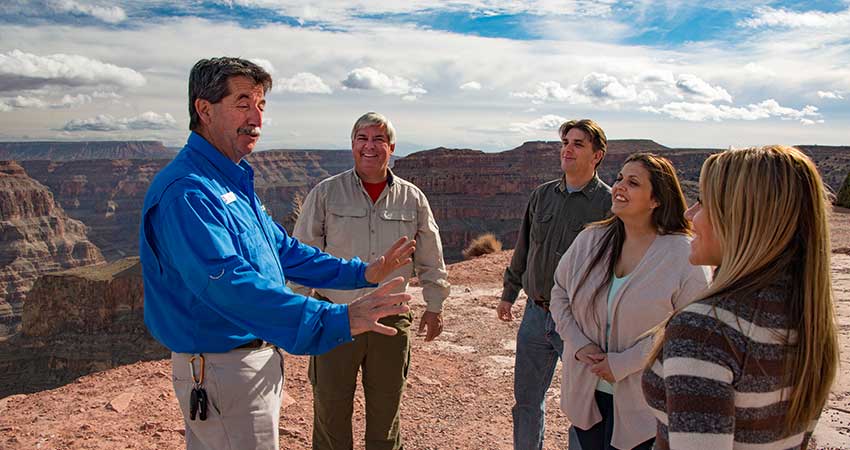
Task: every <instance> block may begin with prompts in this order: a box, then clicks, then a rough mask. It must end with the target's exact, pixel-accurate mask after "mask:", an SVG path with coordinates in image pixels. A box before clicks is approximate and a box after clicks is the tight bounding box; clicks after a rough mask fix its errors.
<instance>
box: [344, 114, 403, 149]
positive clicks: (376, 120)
mask: <svg viewBox="0 0 850 450" xmlns="http://www.w3.org/2000/svg"><path fill="white" fill-rule="evenodd" d="M372 125H378V126H380V127H381V128H383V129H384V131H386V133H387V139H389V140H390V145H392V144H395V127H393V123H392V122H390V119H387V118H386V117H384V115H383V114H379V113H376V112H367V113H366V114H363V115H362V116H360V118H359V119H357V122H354V128H352V129H351V140H352V142H353V141H354V136H356V135H357V131H358V130H360V129H362V128H366V127H371V126H372Z"/></svg>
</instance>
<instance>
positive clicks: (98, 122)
mask: <svg viewBox="0 0 850 450" xmlns="http://www.w3.org/2000/svg"><path fill="white" fill-rule="evenodd" d="M176 127H177V121H176V120H174V117H172V116H171V114H169V113H165V114H157V113H155V112H152V111H148V112H145V113H142V114H139V115H138V116H135V117H123V118H117V117H113V116H111V115H108V114H101V115H98V116H97V117H92V118H89V119H74V120H71V121H69V122H68V123H66V124H65V126H64V127H62V130H64V131H123V130H164V129H169V128H176Z"/></svg>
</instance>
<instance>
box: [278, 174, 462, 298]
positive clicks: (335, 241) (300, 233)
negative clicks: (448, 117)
mask: <svg viewBox="0 0 850 450" xmlns="http://www.w3.org/2000/svg"><path fill="white" fill-rule="evenodd" d="M292 235H293V236H294V237H295V238H297V239H298V240H299V241H301V242H303V243H305V244H308V245H312V246H314V247H318V248H320V249H322V250H324V251H325V252H328V253H330V254H332V255H334V256H338V257H340V258H346V259H350V258H353V257H355V256H356V257H359V258H360V259H362V260H363V261H366V262H369V261H372V260H374V259H375V258H378V257H380V256H381V255H383V254H384V252H386V251H387V250H388V249H389V248H390V247H391V246H392V245H393V243H395V241H396V240H398V239H399V238H400V237H402V236H407V237H408V238H411V239H416V252H415V253H414V254H413V264H408V265H407V266H405V267H402V268H400V269H399V270H397V271H396V272H394V273H393V274H391V275H390V276H388V277H387V278H386V280H385V281H389V280H391V279H393V278H395V277H397V276H403V277H404V279H405V283H404V287H403V289H401V290H400V292H403V291H404V290H406V289H407V286H408V282H409V280H410V277H412V276H414V274H415V275H416V276H418V277H419V282H420V284H421V286H422V295H423V297H424V298H425V302H426V303H427V310H428V311H433V312H440V311H442V307H443V301H444V300H445V299H446V297H448V295H449V291H450V285H449V282H448V274H447V272H446V264H445V263H444V262H443V245H442V242H441V241H440V230H439V228H438V227H437V222H436V221H435V220H434V215H433V214H432V213H431V207H430V205H429V204H428V200H427V199H426V198H425V194H423V193H422V191H420V190H419V188H417V187H416V186H415V185H413V184H412V183H410V182H409V181H406V180H403V179H401V178H399V177H397V176H394V175H393V174H392V172H390V173H389V177H388V178H387V186H386V187H385V188H384V191H383V192H381V195H380V196H379V197H378V200H377V201H376V202H375V203H374V204H373V203H372V199H371V198H369V194H368V193H367V192H366V189H364V188H363V183H362V182H361V180H360V177H359V176H357V172H355V171H354V169H350V170H347V171H345V172H343V173H340V174H338V175H334V176H332V177H330V178H327V179H325V180H323V181H322V182H320V183H319V184H318V185H316V187H314V188H313V190H311V191H310V193H309V194H308V195H307V198H306V199H304V204H303V205H302V207H301V214H300V215H299V216H298V220H297V221H296V223H295V229H294V231H293V232H292ZM371 290H372V289H360V290H355V291H341V290H334V289H317V290H316V291H317V292H318V293H319V294H321V295H323V296H325V297H327V298H328V299H330V300H331V301H333V302H334V303H351V302H352V301H353V300H354V299H356V298H358V297H360V296H362V295H365V294H367V293H368V292H370V291H371Z"/></svg>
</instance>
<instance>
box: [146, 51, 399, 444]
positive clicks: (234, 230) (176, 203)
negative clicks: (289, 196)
mask: <svg viewBox="0 0 850 450" xmlns="http://www.w3.org/2000/svg"><path fill="white" fill-rule="evenodd" d="M271 85H272V80H271V76H270V75H269V74H268V73H267V72H266V71H265V70H263V69H262V68H261V67H259V66H258V65H256V64H254V63H251V62H250V61H246V60H242V59H238V58H213V59H205V60H201V61H199V62H198V63H197V64H195V66H194V67H193V68H192V72H191V74H190V79H189V113H190V125H189V128H190V129H191V130H192V133H191V134H190V136H189V140H188V142H187V143H186V146H185V147H184V148H183V150H182V151H181V152H180V153H179V154H178V155H177V156H176V157H175V158H174V160H173V161H172V162H171V163H169V164H168V166H166V167H165V168H164V169H163V170H162V171H161V172H160V173H159V174H158V175H157V176H156V178H155V179H154V181H153V182H152V183H151V185H150V188H149V190H148V193H147V196H146V197H145V203H144V207H143V211H142V223H141V230H140V234H141V237H140V256H141V262H142V271H143V275H144V282H145V324H146V325H147V327H148V329H149V330H150V332H151V334H152V335H153V336H154V337H155V338H156V339H157V340H158V341H159V342H161V343H162V344H163V345H165V346H166V347H168V348H169V349H170V350H172V372H173V380H174V390H175V394H176V396H177V400H178V402H179V403H180V408H181V410H182V412H183V416H184V419H185V422H186V446H187V448H188V449H217V448H221V449H231V448H232V449H237V448H238V449H248V448H256V449H277V448H278V421H279V415H280V398H281V394H282V387H283V356H282V354H281V353H280V352H279V351H278V350H277V347H281V348H283V349H285V350H286V351H288V352H289V353H293V354H319V353H323V352H326V351H328V350H330V349H331V348H333V347H335V346H336V345H339V344H341V343H345V342H350V341H351V340H352V336H353V335H356V334H360V333H364V332H366V331H376V332H378V333H383V334H389V335H392V334H395V333H396V329H394V328H391V327H387V326H385V325H381V324H379V323H378V322H377V320H378V319H379V318H381V317H385V316H390V315H395V314H402V313H405V312H407V311H408V310H409V307H408V306H407V305H406V302H407V301H408V300H409V298H410V296H409V295H408V294H391V293H390V292H392V291H393V290H399V289H398V288H399V286H400V285H401V283H403V279H402V278H398V279H396V280H393V281H391V282H390V283H388V284H386V285H384V286H382V287H381V288H379V289H377V290H375V291H373V292H372V293H371V294H369V295H367V296H364V297H362V298H360V299H358V300H356V301H354V302H353V303H351V304H350V305H341V304H333V303H328V302H323V301H319V300H316V299H312V298H309V297H304V296H302V295H298V294H295V293H294V292H292V291H291V290H290V289H289V288H287V287H286V280H287V279H290V280H292V281H295V282H297V283H298V284H302V285H305V286H311V287H316V288H334V289H357V288H363V287H374V286H377V283H378V282H380V281H381V280H383V279H384V278H385V277H386V276H387V275H388V274H390V273H392V272H394V271H395V270H397V269H398V268H400V267H402V266H404V265H405V264H408V263H410V261H411V258H410V256H411V255H412V254H413V251H414V250H415V247H414V244H415V242H414V241H408V240H407V239H399V240H398V241H397V242H396V243H395V245H393V246H392V247H391V248H390V249H389V250H388V251H387V252H386V253H385V254H384V255H383V256H382V257H380V258H378V259H377V260H375V261H373V262H372V263H371V264H368V265H367V264H365V263H363V262H361V261H360V260H359V259H357V258H352V259H351V260H342V259H338V258H336V257H333V256H331V255H328V254H326V253H323V252H321V251H319V250H318V249H316V248H313V247H310V246H307V245H303V244H301V243H299V242H298V241H297V240H295V239H293V238H291V237H290V236H288V235H287V234H286V232H285V231H284V230H283V228H282V227H281V226H280V225H278V224H276V223H275V222H274V221H272V219H271V217H270V216H269V215H268V214H266V212H265V207H264V206H263V205H262V203H261V202H260V199H259V198H257V196H256V194H255V193H254V177H253V170H252V169H251V166H250V165H249V164H248V163H247V162H245V161H243V160H242V158H243V157H245V156H246V155H248V154H250V153H251V151H252V150H253V149H254V146H255V145H256V143H257V140H258V139H259V136H260V130H261V126H262V122H263V120H262V118H263V109H264V107H265V94H266V92H268V91H269V89H271ZM200 391H203V392H202V393H201V392H200ZM204 394H205V395H204ZM201 397H204V398H203V399H202V398H201ZM196 409H200V411H201V412H200V413H198V411H195V410H196ZM204 412H205V413H206V414H204ZM196 414H197V415H198V417H196Z"/></svg>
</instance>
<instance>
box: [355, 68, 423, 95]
mask: <svg viewBox="0 0 850 450" xmlns="http://www.w3.org/2000/svg"><path fill="white" fill-rule="evenodd" d="M342 85H343V86H345V87H346V88H348V89H363V90H376V91H379V92H381V93H384V94H388V95H401V96H402V98H403V99H405V100H410V99H412V98H416V97H418V96H421V95H424V94H426V93H427V92H428V91H426V90H425V89H423V88H422V85H420V84H419V83H417V82H415V81H412V80H408V79H406V78H403V77H400V76H396V75H387V74H385V73H383V72H379V71H378V70H375V69H373V68H371V67H359V68H357V69H354V70H352V71H351V72H349V73H348V76H346V77H345V79H344V80H342ZM405 97H407V98H405Z"/></svg>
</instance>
